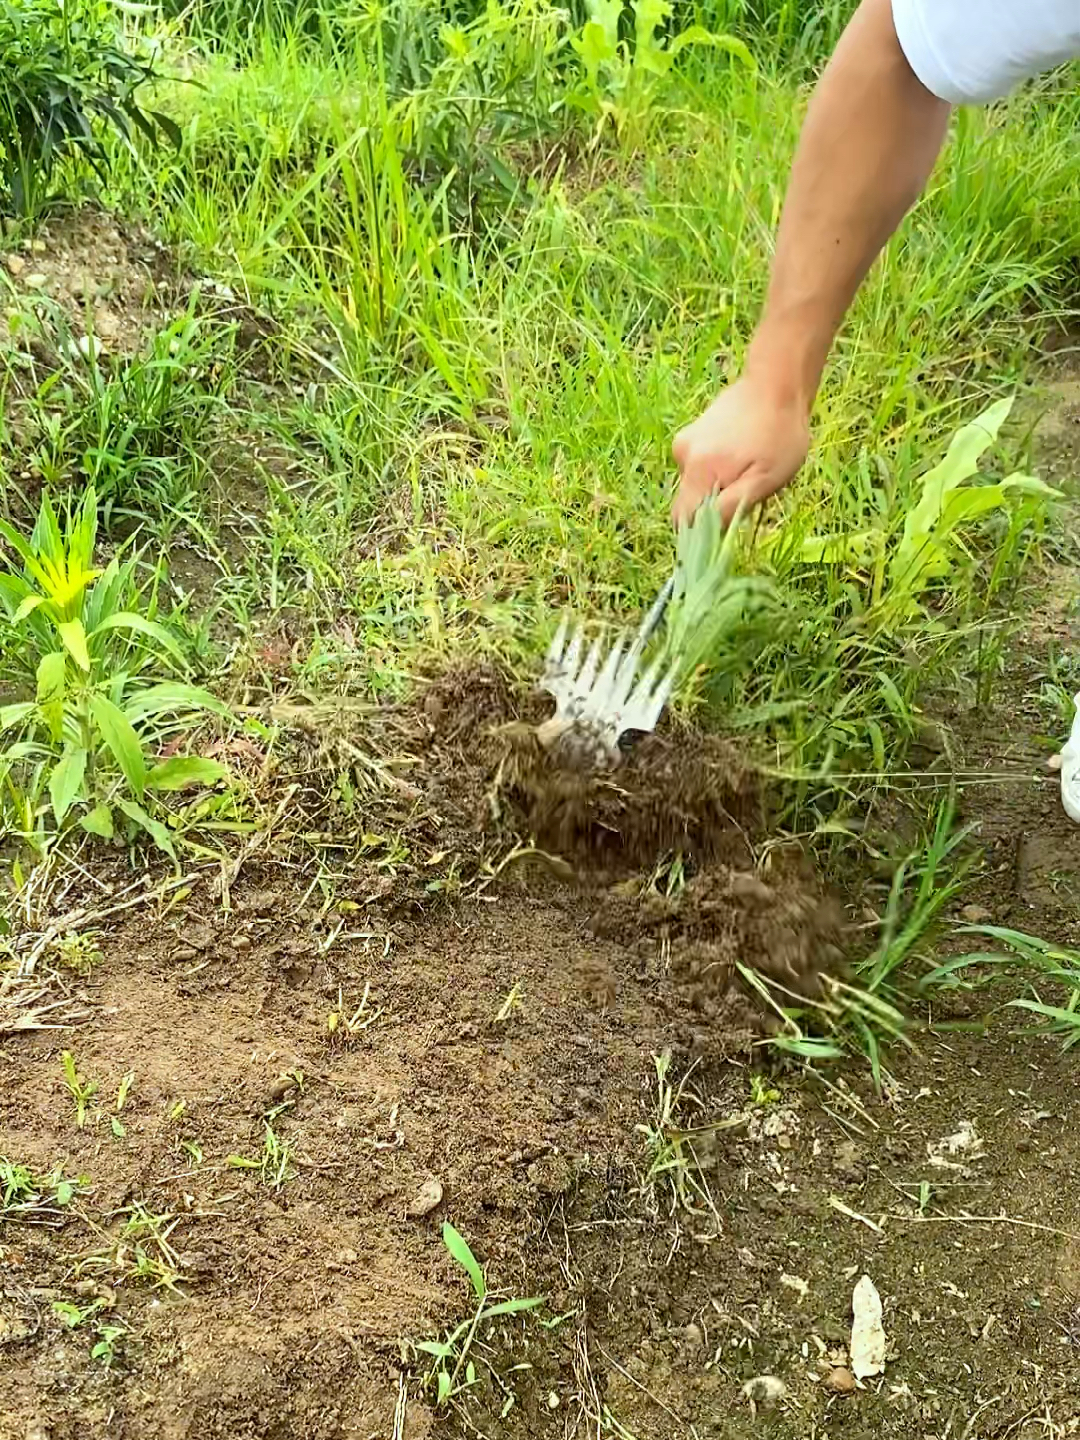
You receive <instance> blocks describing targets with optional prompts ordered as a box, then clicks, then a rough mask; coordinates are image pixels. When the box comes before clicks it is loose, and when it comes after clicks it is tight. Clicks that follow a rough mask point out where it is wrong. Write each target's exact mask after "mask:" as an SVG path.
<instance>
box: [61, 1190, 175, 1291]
mask: <svg viewBox="0 0 1080 1440" xmlns="http://www.w3.org/2000/svg"><path fill="white" fill-rule="evenodd" d="M110 1219H111V1221H112V1222H117V1221H120V1222H122V1223H120V1224H115V1223H114V1224H111V1225H110V1228H109V1230H108V1232H107V1237H108V1241H109V1244H108V1248H107V1249H105V1250H103V1251H101V1252H99V1253H97V1254H94V1255H89V1256H87V1257H86V1259H84V1260H81V1261H80V1262H79V1267H78V1268H79V1270H80V1271H83V1272H88V1273H101V1272H104V1273H105V1274H108V1275H109V1276H110V1277H112V1278H111V1279H110V1284H114V1283H116V1280H117V1279H119V1280H121V1281H123V1280H131V1281H135V1282H137V1283H142V1284H147V1285H151V1286H154V1287H155V1288H161V1289H165V1290H170V1291H172V1292H173V1293H174V1294H179V1293H180V1291H179V1290H178V1288H177V1287H178V1285H179V1282H180V1281H181V1280H182V1279H183V1266H182V1264H181V1260H180V1257H179V1255H178V1254H177V1253H176V1250H175V1249H174V1248H173V1246H172V1244H171V1237H172V1235H173V1232H174V1231H175V1230H176V1228H177V1226H178V1225H180V1224H182V1223H183V1217H182V1216H180V1215H173V1214H171V1213H169V1212H167V1211H166V1212H164V1213H159V1212H157V1211H154V1210H151V1209H150V1208H149V1207H148V1206H147V1205H146V1204H144V1203H143V1202H142V1201H138V1200H137V1201H134V1202H133V1203H132V1204H130V1205H127V1206H125V1207H124V1209H122V1210H118V1211H116V1212H115V1214H113V1215H112V1216H111V1217H110ZM103 1233H106V1232H103Z"/></svg>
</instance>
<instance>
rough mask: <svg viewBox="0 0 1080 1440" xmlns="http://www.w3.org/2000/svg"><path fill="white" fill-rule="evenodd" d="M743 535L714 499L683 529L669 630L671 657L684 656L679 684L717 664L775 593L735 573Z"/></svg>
mask: <svg viewBox="0 0 1080 1440" xmlns="http://www.w3.org/2000/svg"><path fill="white" fill-rule="evenodd" d="M739 534H740V526H739V524H738V522H735V523H732V524H731V525H728V526H727V527H725V526H724V523H723V521H722V520H721V518H720V510H719V507H718V506H717V505H716V504H715V503H714V502H713V501H711V500H707V501H706V502H705V503H704V504H703V505H701V506H699V507H698V510H697V512H696V513H695V515H694V517H693V519H692V520H691V521H690V522H689V524H686V525H683V526H681V527H680V529H679V533H678V536H677V538H676V557H675V576H674V585H673V588H672V593H671V600H670V602H669V604H668V608H667V617H666V623H665V632H664V641H665V650H666V654H667V656H669V657H671V658H676V657H677V658H678V661H679V677H680V678H679V683H685V682H686V681H689V680H690V679H691V677H693V676H694V675H695V673H696V672H697V671H698V669H699V668H704V669H705V670H706V671H708V670H709V669H711V668H712V667H713V666H715V665H716V664H717V662H718V660H719V659H720V655H721V651H722V649H723V647H724V644H725V642H726V641H727V640H728V639H729V638H730V636H731V633H732V631H733V630H734V629H735V627H736V626H737V625H738V624H739V623H740V622H741V621H742V620H744V619H746V618H748V617H749V616H750V615H751V614H752V613H753V612H754V611H755V610H756V609H758V608H759V607H760V606H761V605H762V604H763V603H764V601H765V599H766V597H767V596H768V594H769V591H768V588H767V586H766V585H765V583H764V582H763V581H761V580H757V579H755V578H753V577H748V576H741V575H737V574H736V573H735V570H736V563H737V560H738V544H739Z"/></svg>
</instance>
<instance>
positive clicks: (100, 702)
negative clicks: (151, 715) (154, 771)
mask: <svg viewBox="0 0 1080 1440" xmlns="http://www.w3.org/2000/svg"><path fill="white" fill-rule="evenodd" d="M90 713H91V714H92V715H93V717H94V724H95V725H96V726H97V728H98V730H99V731H100V733H101V738H102V739H103V740H104V741H105V744H106V745H107V746H108V747H109V750H110V751H111V752H112V756H113V759H114V760H115V761H116V763H117V765H119V767H120V769H121V770H122V771H123V774H124V778H125V779H126V780H127V782H128V784H129V785H130V786H131V788H132V790H133V791H134V792H135V794H136V796H137V797H138V798H139V799H140V800H141V799H142V793H143V789H144V787H145V785H146V760H145V759H144V757H143V752H142V745H141V744H140V742H139V737H138V735H136V733H135V729H134V727H133V725H132V723H131V721H130V720H129V719H128V717H127V716H126V715H125V714H124V712H123V711H122V710H121V709H120V708H119V707H118V706H116V705H114V704H113V702H112V701H111V700H109V699H108V698H107V697H106V696H105V695H94V696H92V697H91V700H90Z"/></svg>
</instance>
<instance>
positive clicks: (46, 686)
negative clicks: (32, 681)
mask: <svg viewBox="0 0 1080 1440" xmlns="http://www.w3.org/2000/svg"><path fill="white" fill-rule="evenodd" d="M66 677H67V657H66V656H65V655H64V652H63V651H62V650H53V651H51V652H50V653H49V654H48V655H43V656H42V657H41V659H40V660H39V661H38V667H37V703H38V709H39V710H40V711H41V714H42V716H43V718H44V720H45V724H46V725H47V726H48V727H49V734H50V736H51V737H52V740H53V743H54V744H56V745H58V744H59V743H60V741H61V739H62V738H63V734H64V690H65V680H66Z"/></svg>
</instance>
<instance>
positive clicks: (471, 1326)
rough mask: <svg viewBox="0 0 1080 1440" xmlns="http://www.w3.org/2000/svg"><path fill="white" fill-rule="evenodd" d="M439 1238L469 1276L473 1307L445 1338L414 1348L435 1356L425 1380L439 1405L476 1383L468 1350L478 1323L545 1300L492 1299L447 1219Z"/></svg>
mask: <svg viewBox="0 0 1080 1440" xmlns="http://www.w3.org/2000/svg"><path fill="white" fill-rule="evenodd" d="M442 1239H443V1244H444V1245H445V1246H446V1249H447V1251H448V1252H449V1254H450V1255H451V1256H452V1257H453V1259H454V1260H455V1261H456V1262H457V1264H458V1265H460V1266H461V1268H462V1270H464V1272H465V1274H466V1275H467V1276H468V1277H469V1283H470V1284H471V1286H472V1291H473V1298H474V1299H475V1301H476V1309H475V1310H474V1311H473V1314H472V1315H471V1316H469V1318H468V1319H466V1320H463V1321H462V1322H461V1324H460V1325H458V1326H457V1327H456V1328H455V1329H454V1330H452V1331H451V1332H450V1334H449V1335H447V1337H446V1339H445V1340H420V1341H417V1342H416V1343H415V1346H414V1348H415V1349H416V1350H419V1351H421V1352H422V1353H423V1354H425V1355H431V1356H433V1357H434V1359H435V1364H434V1365H433V1366H432V1368H431V1370H430V1371H429V1372H428V1374H427V1376H426V1377H425V1380H424V1384H425V1386H434V1389H435V1398H436V1403H437V1404H438V1405H439V1406H445V1405H448V1404H449V1403H450V1401H451V1400H453V1399H454V1398H455V1397H456V1396H457V1395H460V1394H462V1393H463V1392H464V1391H466V1390H470V1389H472V1387H473V1386H474V1385H475V1384H476V1383H477V1378H478V1377H477V1371H476V1362H475V1360H474V1359H473V1356H472V1353H471V1352H472V1347H473V1342H474V1341H475V1339H476V1335H477V1331H478V1330H479V1328H480V1326H481V1325H483V1324H485V1323H487V1322H488V1321H491V1320H496V1319H498V1318H499V1317H500V1316H503V1315H521V1314H524V1313H525V1312H527V1311H530V1310H536V1309H538V1308H539V1307H540V1306H541V1305H543V1303H544V1301H543V1298H540V1299H532V1300H500V1301H496V1302H494V1303H492V1300H491V1297H490V1296H489V1294H488V1288H487V1280H486V1278H485V1276H484V1271H483V1268H482V1266H481V1265H480V1262H479V1261H478V1260H477V1258H476V1256H475V1255H474V1254H473V1252H472V1250H471V1249H470V1248H469V1245H468V1243H467V1242H466V1241H465V1240H464V1239H463V1238H462V1236H461V1235H459V1234H458V1232H457V1231H456V1230H455V1229H454V1227H453V1225H451V1224H450V1222H449V1221H446V1222H445V1223H444V1224H443V1230H442Z"/></svg>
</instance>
